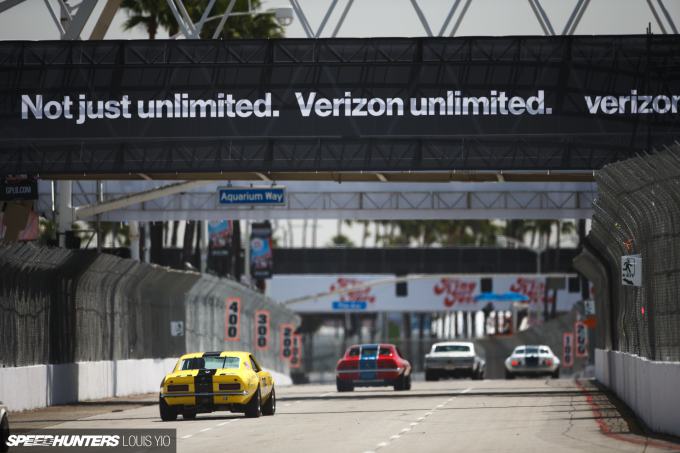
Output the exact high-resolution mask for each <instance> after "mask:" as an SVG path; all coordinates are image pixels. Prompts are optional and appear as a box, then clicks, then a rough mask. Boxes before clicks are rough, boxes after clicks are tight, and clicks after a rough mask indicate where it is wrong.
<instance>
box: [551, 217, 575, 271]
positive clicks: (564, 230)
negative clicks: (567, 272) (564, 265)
mask: <svg viewBox="0 0 680 453" xmlns="http://www.w3.org/2000/svg"><path fill="white" fill-rule="evenodd" d="M556 222H557V244H556V245H555V270H557V267H558V266H559V262H560V247H561V246H560V242H562V234H574V233H575V232H576V225H575V224H574V222H562V221H561V220H556Z"/></svg>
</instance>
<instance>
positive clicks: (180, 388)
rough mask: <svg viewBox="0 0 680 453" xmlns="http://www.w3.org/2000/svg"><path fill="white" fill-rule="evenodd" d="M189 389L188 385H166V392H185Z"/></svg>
mask: <svg viewBox="0 0 680 453" xmlns="http://www.w3.org/2000/svg"><path fill="white" fill-rule="evenodd" d="M187 390H189V386H188V385H168V392H186V391H187Z"/></svg>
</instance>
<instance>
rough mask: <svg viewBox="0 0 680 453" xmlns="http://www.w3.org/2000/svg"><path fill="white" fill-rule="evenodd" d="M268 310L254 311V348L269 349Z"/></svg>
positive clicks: (259, 349)
mask: <svg viewBox="0 0 680 453" xmlns="http://www.w3.org/2000/svg"><path fill="white" fill-rule="evenodd" d="M269 319H270V313H269V310H256V311H255V349H257V350H258V351H268V350H269Z"/></svg>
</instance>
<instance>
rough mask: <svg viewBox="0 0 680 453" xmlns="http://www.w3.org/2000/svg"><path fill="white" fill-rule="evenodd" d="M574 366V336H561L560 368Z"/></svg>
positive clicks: (569, 334)
mask: <svg viewBox="0 0 680 453" xmlns="http://www.w3.org/2000/svg"><path fill="white" fill-rule="evenodd" d="M573 365H574V334H573V333H564V334H562V366H563V367H570V366H573Z"/></svg>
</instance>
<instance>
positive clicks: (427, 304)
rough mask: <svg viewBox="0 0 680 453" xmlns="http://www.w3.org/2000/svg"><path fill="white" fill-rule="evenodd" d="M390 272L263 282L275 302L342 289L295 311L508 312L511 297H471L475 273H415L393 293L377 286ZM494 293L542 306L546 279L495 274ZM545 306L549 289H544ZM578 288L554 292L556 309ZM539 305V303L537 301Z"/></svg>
mask: <svg viewBox="0 0 680 453" xmlns="http://www.w3.org/2000/svg"><path fill="white" fill-rule="evenodd" d="M391 277H393V276H390V275H275V276H274V277H273V278H272V279H271V280H270V281H269V282H268V284H267V294H268V295H269V296H270V297H272V298H274V299H275V300H277V301H279V302H285V301H289V300H293V299H298V298H303V297H306V296H311V295H314V294H324V293H328V292H332V291H339V290H346V291H344V292H338V293H335V294H329V295H326V296H319V297H316V298H315V299H312V300H309V301H305V302H301V303H298V304H295V305H290V306H289V308H290V309H291V310H293V311H295V312H299V313H330V312H336V313H337V312H338V311H357V312H412V311H414V308H415V307H417V311H422V312H441V311H479V310H482V309H483V308H484V307H485V306H486V305H487V304H488V303H490V304H491V305H493V309H494V310H510V309H511V308H512V304H513V303H518V302H517V301H513V300H486V299H485V300H479V301H477V300H475V298H476V297H477V296H479V295H480V294H482V291H481V282H480V278H479V277H465V276H461V277H450V278H449V277H447V278H441V277H440V278H434V277H428V276H419V277H422V278H419V279H417V280H409V281H408V293H407V295H406V296H399V297H397V295H396V288H395V285H396V283H394V282H390V283H386V284H380V282H381V281H385V280H388V279H390V278H391ZM492 280H493V292H495V293H497V294H505V293H510V292H512V293H517V294H519V295H520V296H524V298H527V299H528V301H523V302H520V303H525V304H528V305H531V307H532V309H536V308H537V306H538V307H540V308H541V310H543V306H544V301H545V283H546V282H545V279H544V278H537V277H534V276H531V274H527V275H526V276H521V277H493V278H492ZM548 293H549V294H548V305H549V308H550V306H551V305H552V303H553V291H552V290H551V291H549V292H548ZM581 299H582V298H581V292H580V290H579V291H578V292H569V289H568V287H567V288H564V289H559V290H557V311H569V310H571V308H572V307H573V305H574V304H575V303H576V302H579V301H580V300H581ZM537 304H538V305H537Z"/></svg>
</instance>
